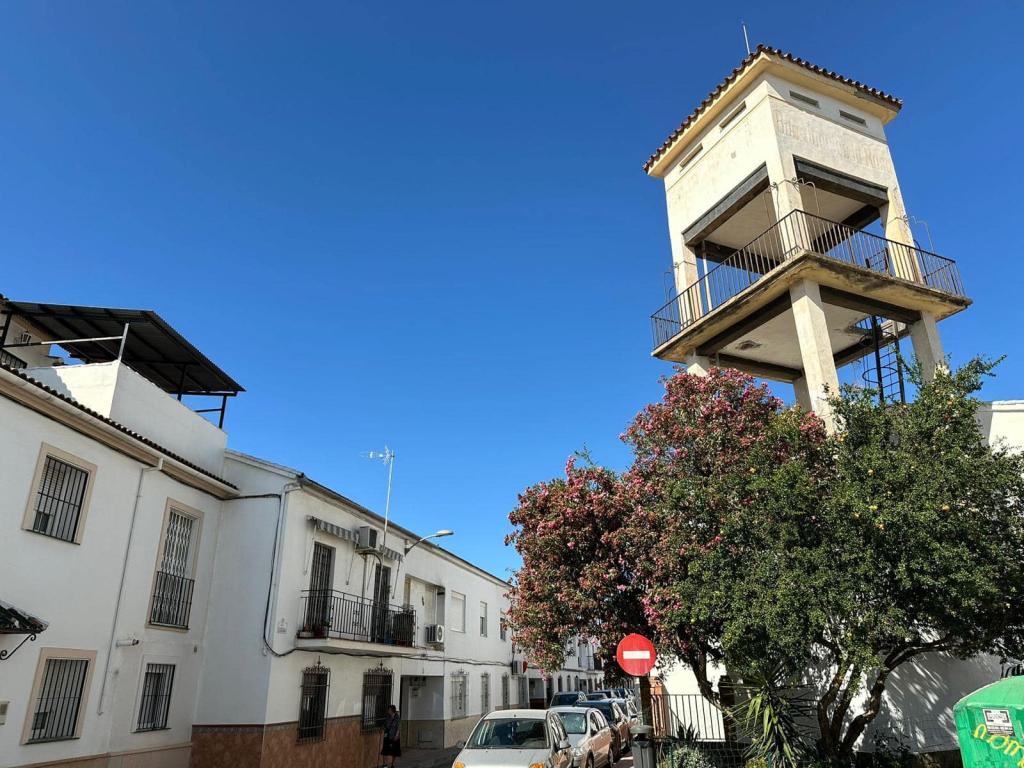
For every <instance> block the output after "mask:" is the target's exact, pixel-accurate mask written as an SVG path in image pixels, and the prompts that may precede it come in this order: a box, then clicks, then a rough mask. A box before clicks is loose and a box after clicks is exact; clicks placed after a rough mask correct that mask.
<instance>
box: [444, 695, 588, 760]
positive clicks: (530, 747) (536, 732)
mask: <svg viewBox="0 0 1024 768" xmlns="http://www.w3.org/2000/svg"><path fill="white" fill-rule="evenodd" d="M545 767H548V768H573V761H572V744H571V743H570V742H569V738H568V734H567V733H566V732H565V726H563V725H562V721H561V719H560V718H559V717H558V715H556V714H555V713H554V712H551V711H549V710H544V709H506V710H502V711H499V712H491V713H490V714H489V715H486V716H484V717H482V718H480V722H478V723H477V724H476V728H474V729H473V733H472V734H470V736H469V740H468V741H466V743H465V745H464V746H463V747H462V751H460V752H459V754H458V756H457V757H456V758H455V762H454V763H453V764H452V768H545Z"/></svg>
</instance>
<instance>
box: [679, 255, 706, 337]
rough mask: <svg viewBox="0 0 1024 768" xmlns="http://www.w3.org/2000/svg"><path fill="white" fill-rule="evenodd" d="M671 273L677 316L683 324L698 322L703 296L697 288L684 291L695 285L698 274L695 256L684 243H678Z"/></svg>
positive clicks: (702, 309)
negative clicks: (676, 299)
mask: <svg viewBox="0 0 1024 768" xmlns="http://www.w3.org/2000/svg"><path fill="white" fill-rule="evenodd" d="M673 256H674V259H673V260H674V264H673V267H674V269H673V272H674V277H675V284H676V293H677V294H679V315H680V319H681V320H682V321H683V322H684V323H692V322H693V321H695V320H699V319H700V318H701V316H702V315H703V314H704V312H705V309H704V306H703V296H702V294H701V289H700V287H699V286H698V287H697V288H695V289H694V290H692V291H690V292H689V293H686V292H685V291H686V289H687V288H689V287H690V286H693V285H696V283H697V279H698V275H699V272H698V270H697V254H696V253H695V252H694V250H693V249H692V248H690V247H689V246H688V245H686V244H685V243H679V246H678V249H677V250H676V251H675V253H674V254H673Z"/></svg>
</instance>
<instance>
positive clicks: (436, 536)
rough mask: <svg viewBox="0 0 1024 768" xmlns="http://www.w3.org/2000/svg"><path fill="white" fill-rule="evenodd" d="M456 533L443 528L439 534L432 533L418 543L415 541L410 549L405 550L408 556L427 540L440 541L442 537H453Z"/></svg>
mask: <svg viewBox="0 0 1024 768" xmlns="http://www.w3.org/2000/svg"><path fill="white" fill-rule="evenodd" d="M454 533H455V531H449V530H448V529H447V528H442V529H441V530H440V531H438V532H437V533H432V534H430V535H429V536H424V537H423V538H421V539H419V540H418V541H414V542H413V543H412V544H410V545H409V546H408V547H406V548H405V554H407V555H408V554H409V550H411V549H412V548H413V547H415V546H416V545H417V544H421V543H423V542H424V541H426V540H427V539H440V538H441V537H442V536H451V535H452V534H454Z"/></svg>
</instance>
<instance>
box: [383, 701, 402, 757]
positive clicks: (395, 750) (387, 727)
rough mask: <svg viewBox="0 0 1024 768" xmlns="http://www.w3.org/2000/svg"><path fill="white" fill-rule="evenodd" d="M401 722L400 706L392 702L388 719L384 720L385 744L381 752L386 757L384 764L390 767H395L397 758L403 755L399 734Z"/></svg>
mask: <svg viewBox="0 0 1024 768" xmlns="http://www.w3.org/2000/svg"><path fill="white" fill-rule="evenodd" d="M401 724H402V720H401V718H400V717H399V716H398V708H397V707H396V706H395V705H394V704H390V705H389V706H388V716H387V719H386V720H385V721H384V745H383V746H382V747H381V750H380V754H381V756H383V758H384V765H386V766H387V767H388V768H395V758H396V757H401V756H402V742H401V737H400V734H399V727H400V726H401Z"/></svg>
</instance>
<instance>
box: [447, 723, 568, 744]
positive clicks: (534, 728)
mask: <svg viewBox="0 0 1024 768" xmlns="http://www.w3.org/2000/svg"><path fill="white" fill-rule="evenodd" d="M547 745H548V739H547V729H545V727H544V721H543V720H537V719H529V720H527V719H522V718H516V717H496V718H493V719H490V720H481V721H480V722H479V723H478V724H477V726H476V729H475V730H474V731H473V735H472V736H470V737H469V741H468V742H467V743H466V748H467V749H544V748H545V747H546V746H547Z"/></svg>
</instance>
